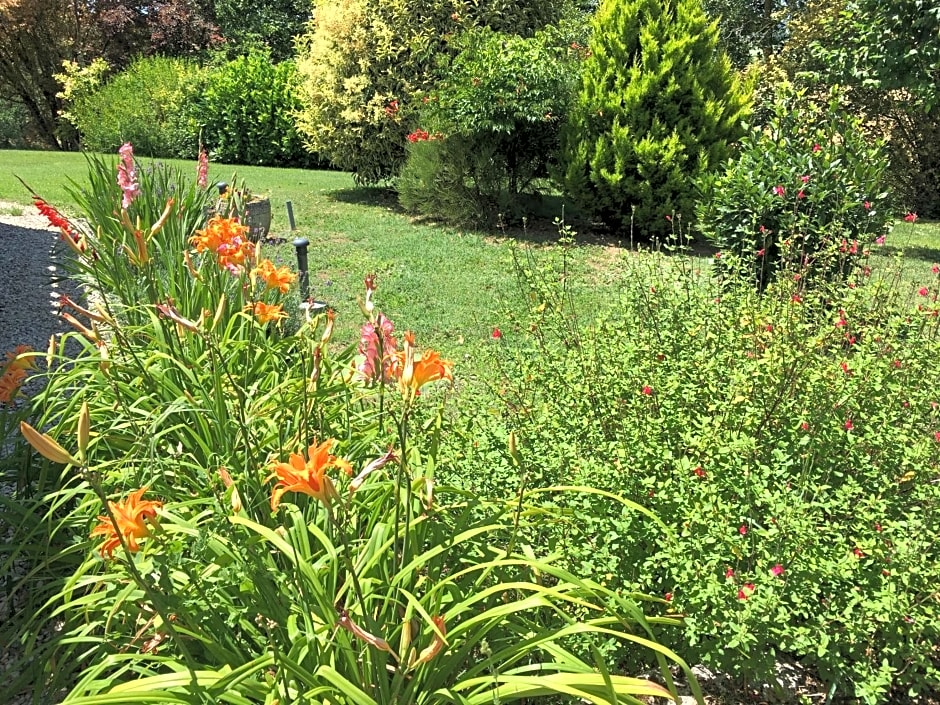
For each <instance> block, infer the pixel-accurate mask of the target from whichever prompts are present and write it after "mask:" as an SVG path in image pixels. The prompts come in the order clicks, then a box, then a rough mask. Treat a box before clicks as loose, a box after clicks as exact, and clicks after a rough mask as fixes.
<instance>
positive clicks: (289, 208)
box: [286, 201, 297, 231]
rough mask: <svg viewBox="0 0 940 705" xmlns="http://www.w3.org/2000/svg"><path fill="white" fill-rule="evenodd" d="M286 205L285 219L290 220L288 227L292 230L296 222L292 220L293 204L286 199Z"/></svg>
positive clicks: (295, 227) (295, 226) (294, 228)
mask: <svg viewBox="0 0 940 705" xmlns="http://www.w3.org/2000/svg"><path fill="white" fill-rule="evenodd" d="M286 205H287V220H288V222H290V229H291V230H292V231H293V230H296V229H297V223H295V222H294V204H293V203H291V202H290V201H287V202H286Z"/></svg>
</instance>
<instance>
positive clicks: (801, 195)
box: [796, 189, 806, 199]
mask: <svg viewBox="0 0 940 705" xmlns="http://www.w3.org/2000/svg"><path fill="white" fill-rule="evenodd" d="M796 197H797V198H800V199H802V198H806V193H804V191H803V189H800V190H799V191H797V192H796Z"/></svg>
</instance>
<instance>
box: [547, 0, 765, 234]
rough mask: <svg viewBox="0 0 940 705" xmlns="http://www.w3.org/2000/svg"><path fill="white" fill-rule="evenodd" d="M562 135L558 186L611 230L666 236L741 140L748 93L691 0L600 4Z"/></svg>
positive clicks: (608, 0) (614, 0)
mask: <svg viewBox="0 0 940 705" xmlns="http://www.w3.org/2000/svg"><path fill="white" fill-rule="evenodd" d="M593 27H594V35H593V37H592V39H591V42H590V45H589V46H590V55H589V56H588V57H587V59H586V60H585V62H584V70H583V74H582V84H581V90H580V93H579V95H578V97H577V99H576V102H575V105H574V107H573V108H572V111H571V113H570V116H569V119H568V124H567V127H566V129H565V130H564V131H563V134H562V164H563V170H564V171H563V174H562V178H563V182H564V187H565V189H566V190H567V191H568V192H569V193H570V194H571V196H572V197H573V198H574V199H575V200H576V201H577V202H579V203H580V205H581V206H582V207H583V208H584V209H585V210H587V211H589V212H591V213H593V214H595V215H596V216H597V217H599V218H600V219H602V220H603V221H604V222H606V223H607V224H608V225H610V226H611V227H614V228H620V227H625V228H626V227H629V226H630V225H631V224H632V223H635V224H636V226H637V227H638V229H639V232H640V233H641V234H645V235H650V236H651V235H657V234H665V233H667V232H669V231H670V228H671V226H670V224H669V222H667V220H666V216H673V215H675V214H682V215H683V216H684V217H685V218H686V220H687V221H688V220H689V219H690V218H691V215H692V213H693V205H694V187H693V184H694V181H695V178H696V177H697V176H699V175H701V174H703V173H707V172H708V171H709V170H712V169H715V168H716V167H717V166H718V165H719V164H721V163H722V162H723V161H724V160H725V159H726V158H727V156H728V153H729V144H730V143H731V142H734V141H735V140H736V139H738V137H740V136H741V135H742V134H743V131H742V127H741V124H740V123H741V120H742V119H743V118H744V117H745V116H746V114H747V109H748V108H747V106H748V96H747V91H746V90H745V88H744V87H743V86H742V84H741V81H740V80H739V79H738V78H737V77H736V75H735V74H734V72H733V71H732V69H731V65H730V63H729V61H728V58H727V57H726V56H725V55H724V54H723V53H722V52H721V51H720V50H719V44H718V30H717V25H716V24H715V23H714V22H708V20H707V19H706V17H705V14H704V12H703V11H702V8H701V5H700V3H699V1H698V0H676V1H675V2H664V0H606V1H605V2H603V3H602V4H601V7H600V9H599V10H598V11H597V14H596V15H595V17H594V23H593Z"/></svg>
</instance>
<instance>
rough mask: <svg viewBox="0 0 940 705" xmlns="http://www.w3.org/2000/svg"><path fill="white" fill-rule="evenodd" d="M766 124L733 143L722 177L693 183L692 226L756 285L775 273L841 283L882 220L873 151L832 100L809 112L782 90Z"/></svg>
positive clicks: (806, 104)
mask: <svg viewBox="0 0 940 705" xmlns="http://www.w3.org/2000/svg"><path fill="white" fill-rule="evenodd" d="M773 110H774V113H773V116H772V117H771V119H770V121H769V123H768V124H767V125H759V126H755V127H754V128H753V129H752V131H751V132H750V134H748V135H747V136H745V137H744V138H743V139H742V140H741V144H740V152H739V155H738V157H737V158H734V159H732V160H731V161H729V162H728V165H727V169H726V170H725V172H724V174H721V175H719V176H717V177H706V178H705V179H703V180H702V183H701V185H702V190H703V197H702V198H701V200H700V201H699V204H698V208H697V214H698V229H699V231H700V232H701V233H702V234H703V235H704V236H705V237H706V238H707V239H708V240H710V241H711V242H713V243H714V244H715V245H716V246H717V247H718V248H719V249H720V250H721V251H722V253H723V254H733V255H735V256H736V258H737V259H736V260H731V259H726V260H725V262H724V263H723V266H722V270H723V271H731V270H734V271H736V272H738V273H740V274H743V275H744V276H746V277H748V278H752V279H753V280H754V282H755V283H756V284H757V286H758V287H760V288H763V287H764V286H766V285H767V284H768V283H769V282H770V281H771V280H772V279H773V278H774V277H775V276H776V275H777V272H778V271H780V270H791V269H793V268H794V267H795V268H797V269H805V274H806V275H808V276H809V277H810V278H814V277H820V276H821V277H823V278H828V277H832V276H845V275H846V274H847V273H849V272H850V271H851V270H852V268H853V266H854V265H855V263H856V262H857V261H858V260H859V258H860V257H861V256H862V254H863V252H864V250H865V249H866V248H868V247H869V246H871V245H874V244H876V241H877V239H878V238H879V237H881V236H883V235H884V234H885V232H886V231H887V228H888V227H889V224H890V221H891V214H890V207H889V193H888V192H889V188H888V186H889V185H888V183H887V179H886V176H885V174H886V170H887V167H888V161H887V157H886V156H885V153H884V149H883V144H881V143H877V142H871V141H869V139H868V138H867V137H866V136H865V134H864V132H863V130H862V126H861V124H860V123H859V121H858V119H857V118H855V117H853V116H850V115H848V114H847V113H846V112H845V111H844V110H843V109H842V108H840V107H839V101H838V95H837V94H835V93H834V94H833V95H832V96H831V97H830V101H829V103H828V105H819V104H816V103H814V102H813V101H811V100H809V98H808V97H807V96H806V95H805V94H803V93H800V92H793V91H792V89H784V90H783V91H782V92H781V94H780V95H779V97H778V99H777V101H776V103H774V105H773Z"/></svg>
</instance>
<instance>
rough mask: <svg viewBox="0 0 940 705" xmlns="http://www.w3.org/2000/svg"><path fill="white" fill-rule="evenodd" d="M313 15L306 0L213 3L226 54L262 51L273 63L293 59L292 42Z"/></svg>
mask: <svg viewBox="0 0 940 705" xmlns="http://www.w3.org/2000/svg"><path fill="white" fill-rule="evenodd" d="M312 13H313V3H312V2H310V0H215V16H216V20H217V21H218V23H219V28H220V30H221V32H222V34H223V35H224V37H225V45H226V48H227V49H228V51H229V54H246V53H248V52H249V51H250V50H252V49H257V48H265V49H266V50H267V51H268V52H269V53H270V55H271V58H272V59H273V60H274V61H283V60H285V59H289V58H290V57H292V56H293V55H294V38H295V37H297V36H299V35H300V34H302V33H303V32H304V30H305V29H306V25H307V22H309V21H310V17H311V15H312Z"/></svg>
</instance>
